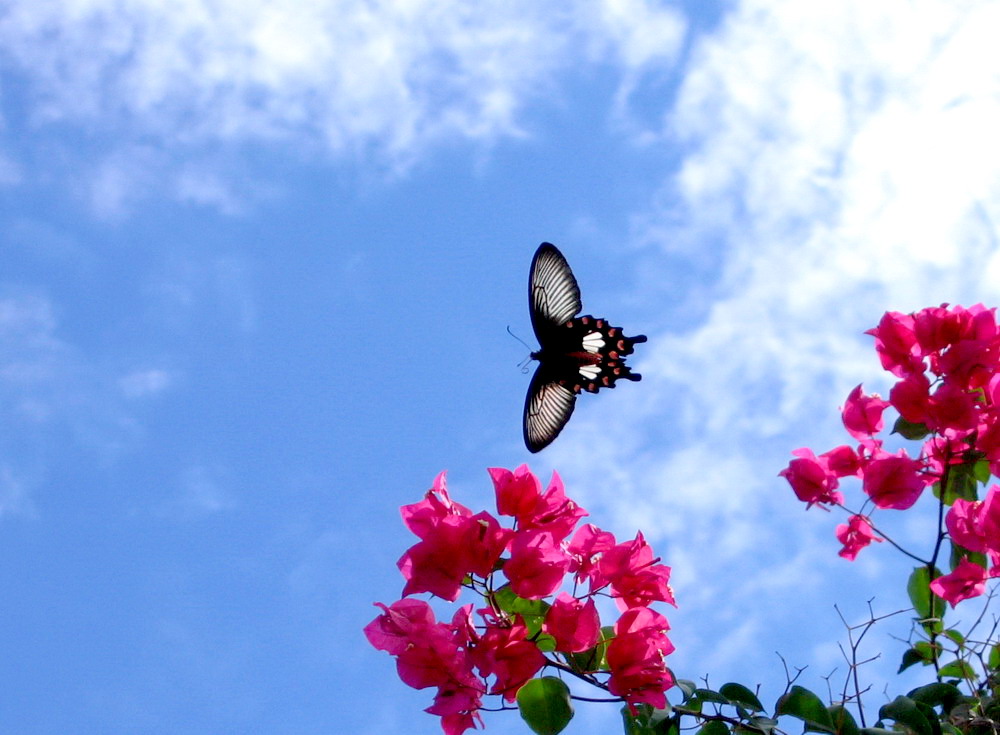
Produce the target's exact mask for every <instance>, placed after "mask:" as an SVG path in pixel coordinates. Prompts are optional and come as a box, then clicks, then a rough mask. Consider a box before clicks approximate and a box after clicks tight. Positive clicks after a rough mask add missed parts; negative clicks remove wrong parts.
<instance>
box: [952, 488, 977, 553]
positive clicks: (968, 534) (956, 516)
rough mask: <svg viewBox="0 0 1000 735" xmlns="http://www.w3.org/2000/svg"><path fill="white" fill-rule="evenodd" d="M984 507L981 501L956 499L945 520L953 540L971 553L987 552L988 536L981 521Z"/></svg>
mask: <svg viewBox="0 0 1000 735" xmlns="http://www.w3.org/2000/svg"><path fill="white" fill-rule="evenodd" d="M982 507H983V503H982V502H981V501H980V502H974V501H971V500H965V499H964V498H956V499H955V502H954V503H953V504H952V506H951V508H949V509H948V515H946V516H945V518H944V523H945V526H947V527H948V534H949V535H950V536H951V540H952V541H954V542H955V543H956V544H958V545H959V546H961V547H963V548H966V549H968V550H969V551H976V552H979V553H985V552H986V536H985V535H984V534H983V528H982V522H981V520H980V519H981V513H980V511H981V510H982Z"/></svg>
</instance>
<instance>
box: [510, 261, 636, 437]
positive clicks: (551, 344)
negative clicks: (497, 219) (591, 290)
mask: <svg viewBox="0 0 1000 735" xmlns="http://www.w3.org/2000/svg"><path fill="white" fill-rule="evenodd" d="M528 290H529V294H528V300H529V308H530V310H531V326H532V328H533V329H534V331H535V336H536V337H537V338H538V342H539V344H540V345H541V348H540V349H539V350H537V351H536V352H533V353H531V357H532V358H533V359H535V360H538V369H537V370H536V371H535V375H534V377H532V379H531V385H530V386H529V387H528V396H527V398H526V399H525V403H524V421H523V426H524V443H525V445H526V446H527V447H528V450H529V451H531V452H538V451H541V450H542V449H544V448H545V447H546V446H548V445H549V444H550V443H552V440H553V439H555V438H556V436H558V435H559V432H560V431H562V429H563V427H564V426H565V425H566V422H567V421H569V418H570V416H571V415H572V413H573V407H574V405H575V403H576V396H577V395H578V394H579V393H580V392H581V391H587V392H589V393H596V392H598V391H599V390H600V389H601V388H614V387H615V381H617V380H632V381H638V380H641V378H642V376H641V375H639V374H638V373H633V372H632V371H631V369H629V367H628V366H627V365H626V364H625V359H624V358H625V356H627V355H630V354H632V352H633V347H634V345H635V344H637V343H640V342H645V341H646V337H645V336H644V335H641V334H640V335H637V336H635V337H626V336H625V334H624V332H623V331H622V329H621V327H613V326H611V325H610V324H608V322H607V321H606V320H604V319H598V318H595V317H593V316H590V315H589V314H588V315H585V316H577V314H579V313H580V311H581V309H582V308H583V305H582V302H581V301H580V289H579V287H578V285H577V283H576V278H575V277H574V276H573V272H572V271H571V270H570V267H569V264H568V263H567V262H566V259H565V258H564V257H563V255H562V253H560V252H559V250H558V249H557V248H556V247H555V246H554V245H551V244H549V243H542V244H541V246H539V248H538V250H537V251H536V252H535V257H534V259H533V260H532V262H531V273H530V275H529V282H528Z"/></svg>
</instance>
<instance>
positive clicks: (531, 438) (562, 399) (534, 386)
mask: <svg viewBox="0 0 1000 735" xmlns="http://www.w3.org/2000/svg"><path fill="white" fill-rule="evenodd" d="M548 373H549V371H548V370H546V369H545V366H544V365H539V366H538V369H537V370H536V371H535V375H534V377H533V378H532V379H531V385H530V386H529V388H528V397H527V398H526V399H525V401H524V444H525V446H527V447H528V451H530V452H540V451H541V450H542V449H545V447H547V446H548V445H549V444H551V443H552V440H553V439H555V438H556V437H557V436H559V432H560V431H562V430H563V427H564V426H565V425H566V422H567V421H569V417H570V416H572V415H573V406H574V404H575V403H576V394H575V393H573V391H571V390H570V389H569V388H566V387H565V386H562V385H560V384H559V383H558V382H557V381H553V380H552V379H551V375H550V374H548Z"/></svg>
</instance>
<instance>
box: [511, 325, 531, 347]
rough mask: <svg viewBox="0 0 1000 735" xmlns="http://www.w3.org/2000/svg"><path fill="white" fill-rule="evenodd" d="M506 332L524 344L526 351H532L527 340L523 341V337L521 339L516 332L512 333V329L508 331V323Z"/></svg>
mask: <svg viewBox="0 0 1000 735" xmlns="http://www.w3.org/2000/svg"><path fill="white" fill-rule="evenodd" d="M507 334H509V335H510V336H511V337H513V338H514V339H516V340H517V341H518V342H520V343H521V344H522V345H524V346H525V347H527V348H528V351H529V352H532V351H533V350H532V349H531V345H529V344H528V343H527V342H525V341H524V340H523V339H521V338H520V337H518V336H517V335H516V334H514V333H513V332H512V331H510V325H509V324H508V325H507Z"/></svg>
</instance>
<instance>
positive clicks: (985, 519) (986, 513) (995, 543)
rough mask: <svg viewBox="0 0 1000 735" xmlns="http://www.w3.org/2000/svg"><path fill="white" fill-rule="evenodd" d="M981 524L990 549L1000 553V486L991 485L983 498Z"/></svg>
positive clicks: (980, 515) (980, 514) (980, 513)
mask: <svg viewBox="0 0 1000 735" xmlns="http://www.w3.org/2000/svg"><path fill="white" fill-rule="evenodd" d="M979 524H980V528H981V529H982V534H983V538H984V539H985V541H986V546H987V548H988V549H989V551H993V552H996V553H998V554H1000V486H998V485H994V486H993V487H991V488H990V490H989V492H988V493H986V497H985V498H983V506H982V508H981V509H980V511H979Z"/></svg>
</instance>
